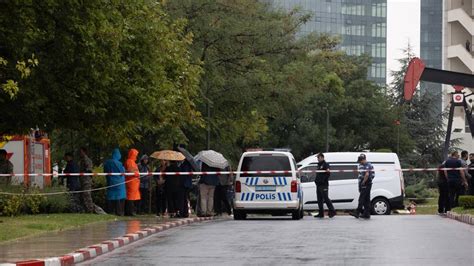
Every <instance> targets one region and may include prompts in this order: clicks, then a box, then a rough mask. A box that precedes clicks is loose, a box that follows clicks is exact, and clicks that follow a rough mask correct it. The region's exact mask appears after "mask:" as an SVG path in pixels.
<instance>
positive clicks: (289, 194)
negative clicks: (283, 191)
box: [288, 192, 291, 200]
mask: <svg viewBox="0 0 474 266" xmlns="http://www.w3.org/2000/svg"><path fill="white" fill-rule="evenodd" d="M288 200H291V193H290V192H288Z"/></svg>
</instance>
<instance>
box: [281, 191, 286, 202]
mask: <svg viewBox="0 0 474 266" xmlns="http://www.w3.org/2000/svg"><path fill="white" fill-rule="evenodd" d="M281 194H283V200H284V201H286V195H285V193H281Z"/></svg>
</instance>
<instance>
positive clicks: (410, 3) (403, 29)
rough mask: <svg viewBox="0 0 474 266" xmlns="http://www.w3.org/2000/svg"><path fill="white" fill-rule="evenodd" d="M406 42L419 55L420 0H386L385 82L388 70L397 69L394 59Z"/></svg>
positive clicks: (389, 79) (400, 54)
mask: <svg viewBox="0 0 474 266" xmlns="http://www.w3.org/2000/svg"><path fill="white" fill-rule="evenodd" d="M408 42H410V45H411V46H412V47H413V51H414V52H415V54H416V55H417V56H419V55H420V0H387V83H389V84H390V81H391V80H392V79H391V77H390V74H389V73H390V70H398V69H399V68H400V65H399V64H398V62H397V61H396V60H397V59H398V58H401V57H402V56H403V55H402V51H401V49H404V48H406V47H407V44H408Z"/></svg>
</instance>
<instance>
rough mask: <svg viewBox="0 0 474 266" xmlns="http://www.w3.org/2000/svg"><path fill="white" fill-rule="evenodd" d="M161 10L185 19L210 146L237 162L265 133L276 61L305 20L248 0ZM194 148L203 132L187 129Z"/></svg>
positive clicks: (176, 4) (292, 45) (201, 0)
mask: <svg viewBox="0 0 474 266" xmlns="http://www.w3.org/2000/svg"><path fill="white" fill-rule="evenodd" d="M166 10H167V11H168V12H169V13H170V15H171V16H172V17H174V18H176V19H179V18H185V19H187V20H188V27H187V28H186V30H187V32H188V33H192V34H193V35H194V42H193V45H192V51H193V57H194V60H195V62H196V63H197V64H202V66H203V69H204V74H203V76H202V82H201V84H200V85H201V86H200V93H201V95H200V96H201V97H200V99H199V102H198V106H199V110H200V111H201V113H203V114H207V112H208V110H209V112H210V116H209V118H207V119H206V125H207V127H209V130H210V135H211V141H210V143H211V148H213V149H216V150H221V151H224V152H225V153H227V155H228V156H231V157H232V158H234V159H236V158H238V156H240V153H241V151H242V148H244V147H249V146H253V145H255V144H258V143H259V142H260V141H261V139H263V137H265V136H266V134H267V131H268V126H267V121H266V114H265V113H264V110H265V109H266V108H265V107H264V106H265V105H266V104H267V102H268V101H269V100H270V98H269V95H270V94H271V92H272V90H273V86H274V82H275V80H274V78H275V76H276V75H277V73H274V72H273V70H274V69H275V68H274V66H275V64H276V60H275V57H278V56H284V55H286V54H288V53H290V52H291V51H292V50H295V49H299V48H300V47H298V43H296V42H295V34H296V32H297V30H298V29H299V26H300V25H302V24H303V23H304V22H305V21H306V20H307V18H308V16H305V15H301V16H300V15H296V13H285V12H283V11H278V10H274V9H272V7H271V5H269V4H268V3H263V1H253V0H243V1H237V0H217V1H216V0H197V1H188V0H176V1H168V2H167V4H166ZM188 130H189V132H192V134H191V135H192V139H191V143H192V144H193V145H194V147H193V149H194V150H200V149H204V148H206V136H207V132H206V129H205V128H196V127H191V128H189V129H188Z"/></svg>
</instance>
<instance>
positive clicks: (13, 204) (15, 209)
mask: <svg viewBox="0 0 474 266" xmlns="http://www.w3.org/2000/svg"><path fill="white" fill-rule="evenodd" d="M22 207H23V204H22V197H21V196H20V195H7V196H6V197H3V198H2V207H1V215H2V216H17V215H19V214H20V213H21V209H22Z"/></svg>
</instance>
